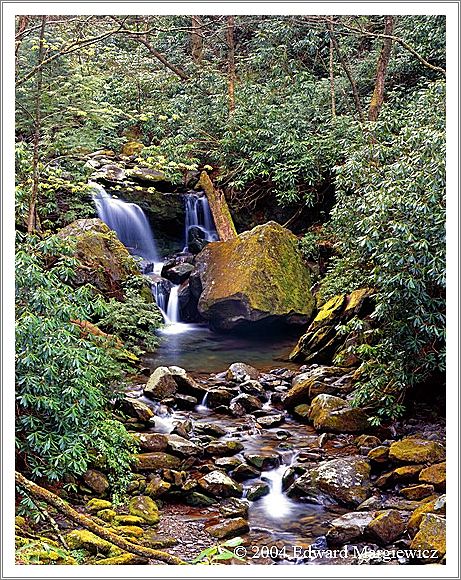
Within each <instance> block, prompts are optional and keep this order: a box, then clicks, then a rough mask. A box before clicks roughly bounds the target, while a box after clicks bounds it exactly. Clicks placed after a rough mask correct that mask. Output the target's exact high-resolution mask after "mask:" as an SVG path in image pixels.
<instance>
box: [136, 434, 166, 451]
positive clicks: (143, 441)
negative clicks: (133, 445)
mask: <svg viewBox="0 0 461 580" xmlns="http://www.w3.org/2000/svg"><path fill="white" fill-rule="evenodd" d="M133 437H134V438H135V439H136V441H137V442H138V443H139V446H140V448H141V449H142V450H143V451H165V450H166V448H167V446H168V437H167V436H166V435H163V434H162V433H133Z"/></svg>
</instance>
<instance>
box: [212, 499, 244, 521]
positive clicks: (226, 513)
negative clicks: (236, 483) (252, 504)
mask: <svg viewBox="0 0 461 580" xmlns="http://www.w3.org/2000/svg"><path fill="white" fill-rule="evenodd" d="M248 508H249V503H248V501H247V500H246V499H237V498H236V497H230V498H229V499H226V500H224V501H223V502H222V503H221V504H220V506H219V511H220V512H221V515H222V516H223V517H225V518H237V517H242V518H245V519H246V518H247V516H248Z"/></svg>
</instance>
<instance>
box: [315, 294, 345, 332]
mask: <svg viewBox="0 0 461 580" xmlns="http://www.w3.org/2000/svg"><path fill="white" fill-rule="evenodd" d="M345 299H346V296H345V294H341V295H339V296H333V298H330V300H328V302H326V303H325V304H324V305H323V306H322V308H320V310H319V312H318V314H317V316H316V317H315V318H314V320H313V321H312V324H311V326H310V328H309V330H313V329H314V328H317V327H318V326H321V325H323V324H325V323H326V322H331V321H333V320H334V319H335V318H337V317H338V316H339V314H340V313H341V311H342V308H343V305H344V301H345Z"/></svg>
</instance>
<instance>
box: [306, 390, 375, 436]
mask: <svg viewBox="0 0 461 580" xmlns="http://www.w3.org/2000/svg"><path fill="white" fill-rule="evenodd" d="M309 418H310V419H311V420H312V422H313V424H314V427H315V428H316V429H321V430H325V431H331V432H333V433H357V432H359V431H363V430H365V429H367V427H368V426H369V423H368V418H367V415H366V414H365V413H364V412H363V411H362V410H361V409H358V408H352V407H350V406H349V405H348V403H347V401H345V400H344V399H341V398H339V397H333V396H332V395H318V396H317V397H315V399H314V400H313V401H312V403H311V407H310V411H309Z"/></svg>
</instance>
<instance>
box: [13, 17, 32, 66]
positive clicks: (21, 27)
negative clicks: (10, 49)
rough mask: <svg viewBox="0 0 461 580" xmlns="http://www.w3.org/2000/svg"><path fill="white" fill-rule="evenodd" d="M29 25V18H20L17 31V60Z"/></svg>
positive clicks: (15, 51)
mask: <svg viewBox="0 0 461 580" xmlns="http://www.w3.org/2000/svg"><path fill="white" fill-rule="evenodd" d="M28 24H29V17H28V16H18V29H17V30H16V47H15V50H14V53H15V56H16V58H18V53H19V48H20V46H21V43H22V36H23V32H24V30H25V29H26V28H27V25H28Z"/></svg>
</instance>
